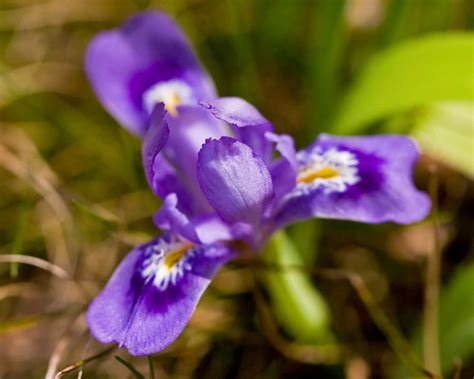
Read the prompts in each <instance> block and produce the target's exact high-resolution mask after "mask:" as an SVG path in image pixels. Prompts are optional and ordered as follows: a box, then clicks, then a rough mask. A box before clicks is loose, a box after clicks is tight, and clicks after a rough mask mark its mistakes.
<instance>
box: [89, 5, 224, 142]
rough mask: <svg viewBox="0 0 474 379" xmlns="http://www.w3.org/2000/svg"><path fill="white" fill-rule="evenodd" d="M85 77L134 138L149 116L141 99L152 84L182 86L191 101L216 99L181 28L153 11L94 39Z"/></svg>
mask: <svg viewBox="0 0 474 379" xmlns="http://www.w3.org/2000/svg"><path fill="white" fill-rule="evenodd" d="M86 72H87V75H88V77H89V80H90V82H91V84H92V87H93V88H94V91H95V92H96V94H97V96H98V98H99V100H100V101H101V102H102V104H103V105H104V107H105V108H106V109H107V110H108V111H109V112H110V113H111V114H112V116H113V117H115V119H116V120H117V121H118V122H119V123H120V124H122V125H123V126H124V127H126V128H128V129H129V130H130V131H132V132H134V133H135V134H138V135H143V134H144V132H145V130H146V127H147V121H148V117H149V113H150V109H147V104H145V98H144V94H145V92H146V91H148V90H150V89H151V88H152V87H153V86H154V85H156V84H157V83H161V82H167V81H172V82H173V81H178V82H179V83H183V84H184V85H185V86H188V87H189V88H190V90H191V92H192V94H191V95H190V98H193V99H195V101H196V102H197V100H199V99H212V98H214V97H215V96H216V93H215V89H214V85H213V83H212V81H211V79H210V78H209V76H208V75H207V73H206V72H205V71H204V69H203V68H202V67H201V65H200V64H199V62H198V60H197V58H196V57H195V55H194V53H193V51H192V49H191V46H190V45H189V43H188V41H187V39H186V37H185V35H184V34H183V32H182V31H181V29H180V28H179V27H178V26H177V25H176V24H175V22H174V21H173V20H172V19H171V18H170V17H168V16H166V15H165V14H162V13H158V12H144V13H140V14H137V15H135V16H133V17H131V18H130V19H129V20H128V21H127V22H126V23H125V24H124V26H123V27H121V28H118V29H114V30H110V31H106V32H102V33H100V34H98V35H97V36H96V37H95V38H94V39H93V40H92V42H91V43H90V45H89V47H88V50H87V55H86ZM173 83H174V82H173Z"/></svg>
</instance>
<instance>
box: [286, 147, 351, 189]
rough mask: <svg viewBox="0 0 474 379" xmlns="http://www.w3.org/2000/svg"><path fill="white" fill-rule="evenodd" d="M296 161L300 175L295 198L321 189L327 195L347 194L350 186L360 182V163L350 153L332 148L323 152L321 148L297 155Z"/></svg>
mask: <svg viewBox="0 0 474 379" xmlns="http://www.w3.org/2000/svg"><path fill="white" fill-rule="evenodd" d="M296 159H297V163H298V174H297V177H296V181H297V184H296V188H295V190H294V191H293V193H292V195H293V196H295V195H301V194H305V193H308V192H310V191H312V190H314V189H316V188H320V187H321V188H322V189H323V191H324V193H326V194H329V193H332V192H345V191H346V190H347V188H348V187H349V186H351V185H354V184H356V183H358V182H359V181H360V176H359V171H358V165H359V161H358V159H357V157H356V155H355V154H354V153H352V152H350V151H341V150H338V149H336V148H331V149H329V150H327V151H324V152H323V151H322V149H321V148H320V147H316V148H315V149H313V150H312V151H310V152H306V151H301V152H299V153H297V155H296Z"/></svg>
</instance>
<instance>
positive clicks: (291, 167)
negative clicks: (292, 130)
mask: <svg viewBox="0 0 474 379" xmlns="http://www.w3.org/2000/svg"><path fill="white" fill-rule="evenodd" d="M265 136H266V138H267V139H268V140H269V141H271V142H273V143H275V144H276V146H275V149H276V150H277V151H278V152H279V153H280V158H278V159H277V160H276V161H274V162H272V164H271V165H270V174H271V175H272V182H273V188H274V191H275V202H277V201H278V200H279V199H280V198H281V197H283V196H284V195H286V194H287V193H288V192H289V191H291V190H292V189H293V188H294V186H295V183H296V174H297V162H296V151H295V143H294V141H293V138H291V137H290V136H289V135H286V134H282V135H277V134H274V133H266V134H265Z"/></svg>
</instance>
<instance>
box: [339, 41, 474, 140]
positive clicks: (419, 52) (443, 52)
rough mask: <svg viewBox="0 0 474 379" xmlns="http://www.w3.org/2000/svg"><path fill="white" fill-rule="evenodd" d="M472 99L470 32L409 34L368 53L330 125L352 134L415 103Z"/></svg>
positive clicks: (473, 49) (473, 53)
mask: <svg viewBox="0 0 474 379" xmlns="http://www.w3.org/2000/svg"><path fill="white" fill-rule="evenodd" d="M449 100H474V34H473V33H449V34H447V33H445V34H433V35H430V36H425V37H421V38H416V39H411V40H409V41H407V42H404V43H400V44H397V45H395V46H393V47H391V48H389V49H386V50H384V51H382V52H380V53H379V54H377V55H376V56H374V57H373V58H372V60H371V61H369V63H368V64H367V66H366V67H365V69H363V70H362V72H361V73H360V75H359V78H358V80H357V81H356V82H355V84H354V85H353V87H352V88H351V89H350V90H349V92H348V94H347V97H346V98H345V100H344V101H343V103H342V105H341V108H340V110H339V113H338V115H337V119H336V121H335V124H334V126H333V131H334V132H336V133H341V134H356V133H359V132H362V131H363V130H364V128H366V127H367V126H368V125H370V124H371V123H373V122H376V121H379V120H381V119H384V118H386V117H389V116H392V115H395V114H397V113H399V112H404V111H407V110H410V109H412V108H414V107H417V106H420V105H427V104H430V103H433V102H439V101H449Z"/></svg>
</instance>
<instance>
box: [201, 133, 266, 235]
mask: <svg viewBox="0 0 474 379" xmlns="http://www.w3.org/2000/svg"><path fill="white" fill-rule="evenodd" d="M198 178H199V183H200V184H201V188H202V190H203V192H204V194H205V196H206V198H207V200H208V201H209V203H210V204H211V206H212V207H213V208H214V209H215V210H216V212H217V213H218V214H219V215H220V216H221V217H222V218H223V219H224V220H225V221H226V222H228V223H245V224H249V225H252V226H254V227H259V226H260V224H261V221H262V217H263V215H264V212H265V211H266V209H267V208H268V206H269V205H270V204H271V201H272V199H273V186H272V180H271V176H270V173H269V172H268V169H267V167H266V166H265V163H264V162H263V161H262V159H260V158H259V157H257V156H256V155H255V154H254V153H253V152H252V149H251V148H249V147H248V146H247V145H246V144H243V143H241V142H239V141H237V140H235V139H233V138H229V137H222V138H221V139H220V140H212V139H209V140H207V142H206V143H205V144H204V146H203V147H202V149H201V151H200V152H199V160H198Z"/></svg>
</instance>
